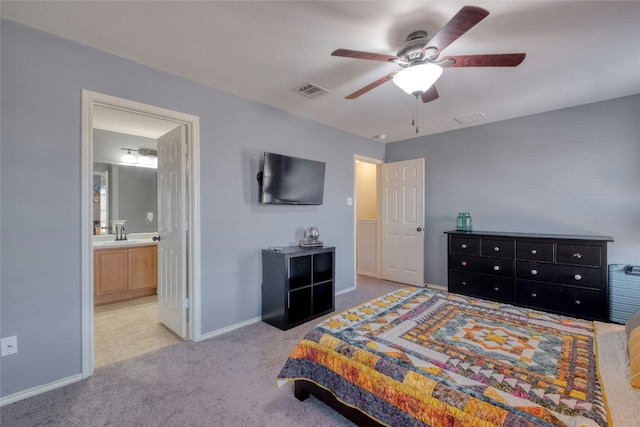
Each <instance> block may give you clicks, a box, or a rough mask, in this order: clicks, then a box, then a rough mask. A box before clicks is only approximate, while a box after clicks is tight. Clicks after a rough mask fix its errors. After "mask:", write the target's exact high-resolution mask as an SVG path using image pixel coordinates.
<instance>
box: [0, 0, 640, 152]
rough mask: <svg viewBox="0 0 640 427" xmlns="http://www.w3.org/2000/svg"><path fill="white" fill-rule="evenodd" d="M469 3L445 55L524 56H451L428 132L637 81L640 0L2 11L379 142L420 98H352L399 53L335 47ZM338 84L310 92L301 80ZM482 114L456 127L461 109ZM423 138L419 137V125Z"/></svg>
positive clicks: (429, 21) (396, 37)
mask: <svg viewBox="0 0 640 427" xmlns="http://www.w3.org/2000/svg"><path fill="white" fill-rule="evenodd" d="M465 4H471V5H475V6H480V7H483V8H485V9H487V10H489V12H490V15H489V16H488V17H487V18H485V19H484V20H483V21H482V22H480V23H479V24H478V25H477V26H475V27H474V28H472V29H471V30H470V31H468V32H467V33H466V34H464V35H463V36H462V37H460V38H459V39H458V40H456V41H455V42H453V43H452V44H451V45H450V46H449V47H448V48H447V49H445V50H444V51H443V55H455V54H482V53H514V52H525V53H526V54H527V57H526V59H525V60H524V62H523V63H522V64H521V65H520V66H518V67H516V68H447V69H445V71H444V74H443V76H442V77H441V78H440V80H438V82H437V83H436V86H437V89H438V92H439V94H440V98H439V99H437V100H435V101H433V102H430V103H427V104H422V105H420V107H419V114H420V122H419V123H420V135H426V134H433V133H438V132H443V131H447V130H453V129H458V128H461V127H468V126H473V125H474V124H484V123H488V122H493V121H499V120H505V119H509V118H514V117H520V116H525V115H530V114H536V113H540V112H544V111H550V110H555V109H559V108H565V107H569V106H573V105H580V104H586V103H590V102H596V101H601V100H606V99H612V98H618V97H622V96H627V95H632V94H638V93H640V2H637V1H621V2H616V1H565V2H563V1H495V2H487V1H474V2H465V3H461V2H455V1H203V2H191V1H163V2H156V1H85V2H79V1H43V2H39V1H6V0H3V1H2V7H1V9H0V12H1V14H2V17H3V18H6V19H9V20H12V21H16V22H19V23H22V24H25V25H28V26H31V27H35V28H38V29H41V30H43V31H46V32H49V33H53V34H56V35H58V36H60V37H63V38H66V39H70V40H74V41H77V42H79V43H82V44H85V45H88V46H92V47H94V48H97V49H100V50H103V51H106V52H110V53H113V54H115V55H118V56H121V57H124V58H128V59H131V60H133V61H136V62H138V63H141V64H146V65H149V66H151V67H154V68H157V69H160V70H165V71H167V72H170V73H173V74H176V75H179V76H183V77H186V78H188V79H191V80H194V81H197V82H200V83H203V84H206V85H210V86H213V87H216V88H219V89H222V90H224V91H228V92H231V93H234V94H236V95H238V96H240V97H244V98H248V99H252V100H255V101H258V102H261V103H264V104H267V105H271V106H274V107H276V108H279V109H282V110H285V111H289V112H291V113H293V114H297V115H300V116H304V117H307V118H310V119H312V120H316V121H318V122H321V123H325V124H327V125H329V126H332V127H335V128H338V129H343V130H345V131H347V132H351V133H353V134H357V135H360V136H363V137H366V138H373V137H374V136H376V135H381V134H384V135H387V137H386V140H385V142H390V141H397V140H402V139H407V138H413V137H415V136H417V135H416V133H415V129H414V128H413V127H412V126H411V116H412V110H413V109H414V108H415V99H414V98H413V97H411V96H410V95H407V94H405V93H404V92H402V91H401V90H400V89H398V88H397V87H396V86H395V85H394V84H393V83H392V82H387V83H385V84H384V85H382V86H380V87H378V88H376V89H374V90H372V91H370V92H368V93H366V94H364V95H362V96H360V97H359V98H357V99H355V100H345V99H344V97H345V96H346V95H348V94H350V93H351V92H353V91H355V90H357V89H359V88H361V87H363V86H365V85H367V84H369V83H371V82H373V81H374V80H377V79H378V78H380V77H382V76H384V75H385V74H387V73H389V72H391V71H393V70H397V69H399V68H398V66H397V65H394V64H386V63H382V62H374V61H365V60H356V59H349V58H339V57H332V56H330V54H331V52H332V51H333V50H335V49H337V48H347V49H353V50H362V51H370V52H377V53H383V54H390V55H395V53H396V50H397V48H398V47H399V46H400V45H401V44H402V42H403V41H404V40H405V38H406V36H407V35H408V34H409V33H410V32H412V31H414V30H417V29H424V30H427V31H428V32H429V33H430V35H431V36H433V35H435V33H436V32H437V31H438V30H439V29H440V28H441V27H442V26H443V25H444V24H445V23H446V22H448V21H449V19H450V18H451V17H453V15H455V14H456V13H457V12H458V10H459V9H460V8H461V7H462V6H464V5H465ZM309 81H311V82H313V83H316V84H317V85H319V86H322V87H324V88H326V89H328V90H330V91H331V93H329V94H326V95H323V96H321V97H319V98H317V99H309V98H306V97H304V96H301V95H299V94H296V93H294V92H293V91H292V89H293V88H295V87H298V86H300V85H302V84H304V83H306V82H309ZM478 113H482V114H484V115H485V116H486V117H487V120H485V121H480V122H475V123H472V124H466V125H461V124H459V123H458V122H456V121H455V120H454V118H457V117H463V116H470V115H474V114H478ZM418 136H419V135H418Z"/></svg>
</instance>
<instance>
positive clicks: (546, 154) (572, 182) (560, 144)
mask: <svg viewBox="0 0 640 427" xmlns="http://www.w3.org/2000/svg"><path fill="white" fill-rule="evenodd" d="M436 102H437V101H436ZM639 112H640V95H636V96H630V97H625V98H619V99H615V100H611V101H604V102H599V103H594V104H589V105H583V106H579V107H574V108H567V109H564V110H558V111H553V112H550V113H544V114H537V115H533V116H528V117H522V118H518V119H513V120H507V121H503V122H498V123H491V124H486V125H483V126H476V127H472V128H467V129H461V130H456V131H452V132H446V133H441V134H437V135H431V136H425V137H422V138H416V139H412V140H408V141H402V142H396V143H391V144H387V146H386V161H388V162H392V161H399V160H407V159H412V158H420V157H424V158H425V180H426V185H425V193H426V194H425V205H426V207H425V209H426V210H425V212H426V215H425V218H426V241H425V281H426V282H429V283H435V284H440V285H446V281H447V273H446V268H447V259H446V236H445V235H444V234H443V232H444V231H446V230H452V229H455V218H456V216H457V213H458V212H470V213H471V217H472V219H473V228H474V229H476V230H492V231H511V232H534V233H561V234H588V235H607V236H612V237H613V238H614V240H615V241H614V242H613V243H609V246H608V248H609V249H608V250H609V259H608V261H609V263H610V264H616V263H621V264H623V263H629V264H640V120H639V118H640V116H639Z"/></svg>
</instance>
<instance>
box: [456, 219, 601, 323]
mask: <svg viewBox="0 0 640 427" xmlns="http://www.w3.org/2000/svg"><path fill="white" fill-rule="evenodd" d="M446 234H447V235H448V250H447V253H448V262H449V269H448V273H449V292H455V293H459V294H464V295H469V296H475V297H480V298H484V299H489V300H494V301H500V302H506V303H511V304H515V305H520V306H523V307H530V308H535V309H539V310H543V311H550V312H554V313H559V314H565V315H569V316H574V317H581V318H586V319H596V320H608V317H609V308H608V307H609V286H608V282H607V242H612V241H613V239H612V238H611V237H609V236H580V235H560V234H531V233H502V232H492V231H471V232H465V231H447V232H446Z"/></svg>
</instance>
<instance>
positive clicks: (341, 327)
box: [277, 288, 609, 427]
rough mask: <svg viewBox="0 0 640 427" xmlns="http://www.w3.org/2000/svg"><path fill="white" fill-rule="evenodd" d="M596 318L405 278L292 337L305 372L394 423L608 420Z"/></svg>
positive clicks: (293, 373) (286, 373)
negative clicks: (410, 284) (397, 286)
mask: <svg viewBox="0 0 640 427" xmlns="http://www.w3.org/2000/svg"><path fill="white" fill-rule="evenodd" d="M595 345H596V343H595V330H594V325H593V322H590V321H586V320H580V319H574V318H570V317H564V316H560V315H554V314H549V313H543V312H539V311H534V310H528V309H525V308H520V307H515V306H512V305H508V304H502V303H496V302H490V301H486V300H481V299H477V298H472V297H465V296H461V295H456V294H449V293H446V292H439V291H434V290H430V289H415V288H405V289H401V290H397V291H395V292H392V293H390V294H387V295H385V296H383V297H380V298H377V299H374V300H372V301H369V302H368V303H365V304H363V305H360V306H358V307H355V308H352V309H350V310H347V311H345V312H342V313H340V314H337V315H335V316H333V317H331V318H329V319H328V320H326V321H324V322H322V323H320V324H319V325H318V326H317V327H315V328H314V329H313V330H312V331H311V332H309V334H307V336H306V337H305V338H304V339H303V340H302V341H301V342H300V343H299V344H298V345H297V347H296V348H295V349H294V350H293V352H292V353H291V355H290V357H289V359H288V360H287V362H286V364H285V366H284V367H283V368H282V371H281V372H280V374H279V376H278V381H277V382H278V385H279V386H281V385H282V384H284V383H286V382H287V381H289V380H297V379H306V380H308V381H312V382H314V383H316V384H317V385H319V386H321V387H323V388H325V389H327V390H329V391H331V392H332V393H333V394H334V395H335V396H336V397H337V399H338V400H340V401H341V402H342V403H344V404H346V405H349V406H355V407H357V408H359V409H360V410H361V411H363V412H365V413H367V414H368V415H369V416H371V417H372V418H374V419H376V420H378V421H379V422H381V423H383V424H386V425H390V426H409V425H411V426H434V427H436V426H485V427H490V426H514V427H515V426H518V427H524V426H607V425H608V419H609V417H608V411H607V407H606V403H605V397H604V394H603V391H602V388H601V382H600V379H599V375H598V367H597V360H596V356H595V354H596V351H595Z"/></svg>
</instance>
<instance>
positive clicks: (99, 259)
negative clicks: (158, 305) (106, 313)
mask: <svg viewBox="0 0 640 427" xmlns="http://www.w3.org/2000/svg"><path fill="white" fill-rule="evenodd" d="M93 256H94V260H93V276H94V278H93V286H94V294H93V295H94V296H93V300H94V304H96V305H97V304H104V303H108V302H114V301H121V300H126V299H130V298H136V297H141V296H146V295H154V294H155V293H156V289H157V286H158V248H157V246H156V245H148V246H130V247H117V248H109V249H95V250H94V255H93Z"/></svg>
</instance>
